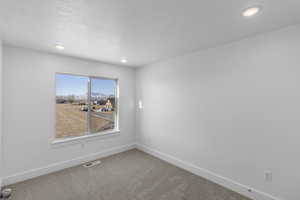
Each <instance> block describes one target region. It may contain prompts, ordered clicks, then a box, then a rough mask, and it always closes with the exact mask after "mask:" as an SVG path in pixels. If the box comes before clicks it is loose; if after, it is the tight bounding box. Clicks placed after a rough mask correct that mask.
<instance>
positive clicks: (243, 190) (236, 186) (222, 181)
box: [136, 144, 280, 200]
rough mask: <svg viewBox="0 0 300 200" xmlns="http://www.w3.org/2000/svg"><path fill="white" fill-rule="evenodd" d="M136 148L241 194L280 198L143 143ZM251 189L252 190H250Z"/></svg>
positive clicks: (259, 199)
mask: <svg viewBox="0 0 300 200" xmlns="http://www.w3.org/2000/svg"><path fill="white" fill-rule="evenodd" d="M136 148H137V149H139V150H141V151H144V152H145V153H148V154H150V155H153V156H155V157H157V158H159V159H161V160H164V161H166V162H168V163H171V164H173V165H175V166H177V167H180V168H182V169H185V170H187V171H189V172H191V173H193V174H196V175H198V176H201V177H203V178H205V179H207V180H210V181H212V182H214V183H217V184H219V185H221V186H223V187H225V188H228V189H230V190H232V191H235V192H237V193H239V194H242V195H244V196H246V197H248V198H251V199H253V200H280V199H279V198H277V197H274V196H272V195H270V194H267V193H265V192H262V191H259V190H256V189H254V188H251V187H248V186H246V185H243V184H240V183H238V182H236V181H234V180H231V179H229V178H226V177H223V176H220V175H218V174H215V173H213V172H211V171H209V170H206V169H203V168H201V167H198V166H196V165H193V164H191V163H189V162H185V161H183V160H180V159H178V158H175V157H174V156H171V155H168V154H165V153H162V152H160V151H157V150H154V149H151V148H149V147H147V146H144V145H141V144H137V145H136ZM249 190H251V192H249Z"/></svg>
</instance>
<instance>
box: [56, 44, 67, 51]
mask: <svg viewBox="0 0 300 200" xmlns="http://www.w3.org/2000/svg"><path fill="white" fill-rule="evenodd" d="M55 48H56V49H58V50H64V49H65V47H64V46H62V45H61V44H56V45H55Z"/></svg>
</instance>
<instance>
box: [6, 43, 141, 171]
mask: <svg viewBox="0 0 300 200" xmlns="http://www.w3.org/2000/svg"><path fill="white" fill-rule="evenodd" d="M3 61H4V69H3V76H4V77H3V78H4V82H5V85H4V90H3V92H4V93H3V97H4V98H3V102H4V106H3V111H4V123H3V125H4V137H3V143H4V176H5V177H10V176H14V175H16V174H22V173H24V172H25V173H26V172H30V170H35V169H38V168H43V167H47V166H49V165H50V166H51V165H53V164H55V163H59V162H65V161H68V160H71V159H76V158H79V157H83V156H87V155H91V154H94V153H97V152H103V151H105V150H109V149H112V148H115V147H119V146H121V145H127V144H132V143H134V142H135V107H134V106H135V71H134V69H132V68H128V67H117V66H112V65H108V64H102V63H99V62H92V61H86V60H80V59H76V58H71V57H64V56H58V55H53V54H47V53H42V52H37V51H32V50H27V49H22V48H14V47H9V46H4V48H3ZM55 72H65V73H74V74H82V75H93V76H104V77H114V78H118V79H119V86H120V108H119V111H120V130H121V133H120V134H119V135H117V136H113V137H107V138H105V139H103V138H98V139H95V138H94V139H92V140H91V141H89V142H87V143H85V145H84V146H82V145H81V144H75V145H74V144H73V145H67V146H62V147H59V148H57V147H53V146H51V138H53V135H54V134H55V129H54V119H55V109H54V108H55Z"/></svg>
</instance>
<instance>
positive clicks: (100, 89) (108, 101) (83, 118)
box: [55, 74, 118, 139]
mask: <svg viewBox="0 0 300 200" xmlns="http://www.w3.org/2000/svg"><path fill="white" fill-rule="evenodd" d="M117 87H118V85H117V80H115V79H107V78H100V77H87V76H78V75H71V74H56V127H55V129H56V134H55V138H56V139H62V138H70V137H80V136H84V135H88V134H94V133H100V132H103V131H108V130H115V129H117V120H116V119H117Z"/></svg>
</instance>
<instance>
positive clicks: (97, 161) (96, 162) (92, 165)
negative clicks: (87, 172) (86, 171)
mask: <svg viewBox="0 0 300 200" xmlns="http://www.w3.org/2000/svg"><path fill="white" fill-rule="evenodd" d="M100 164H101V161H100V160H95V161H92V162H88V163H85V164H84V165H83V167H85V168H90V167H94V166H96V165H100Z"/></svg>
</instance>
